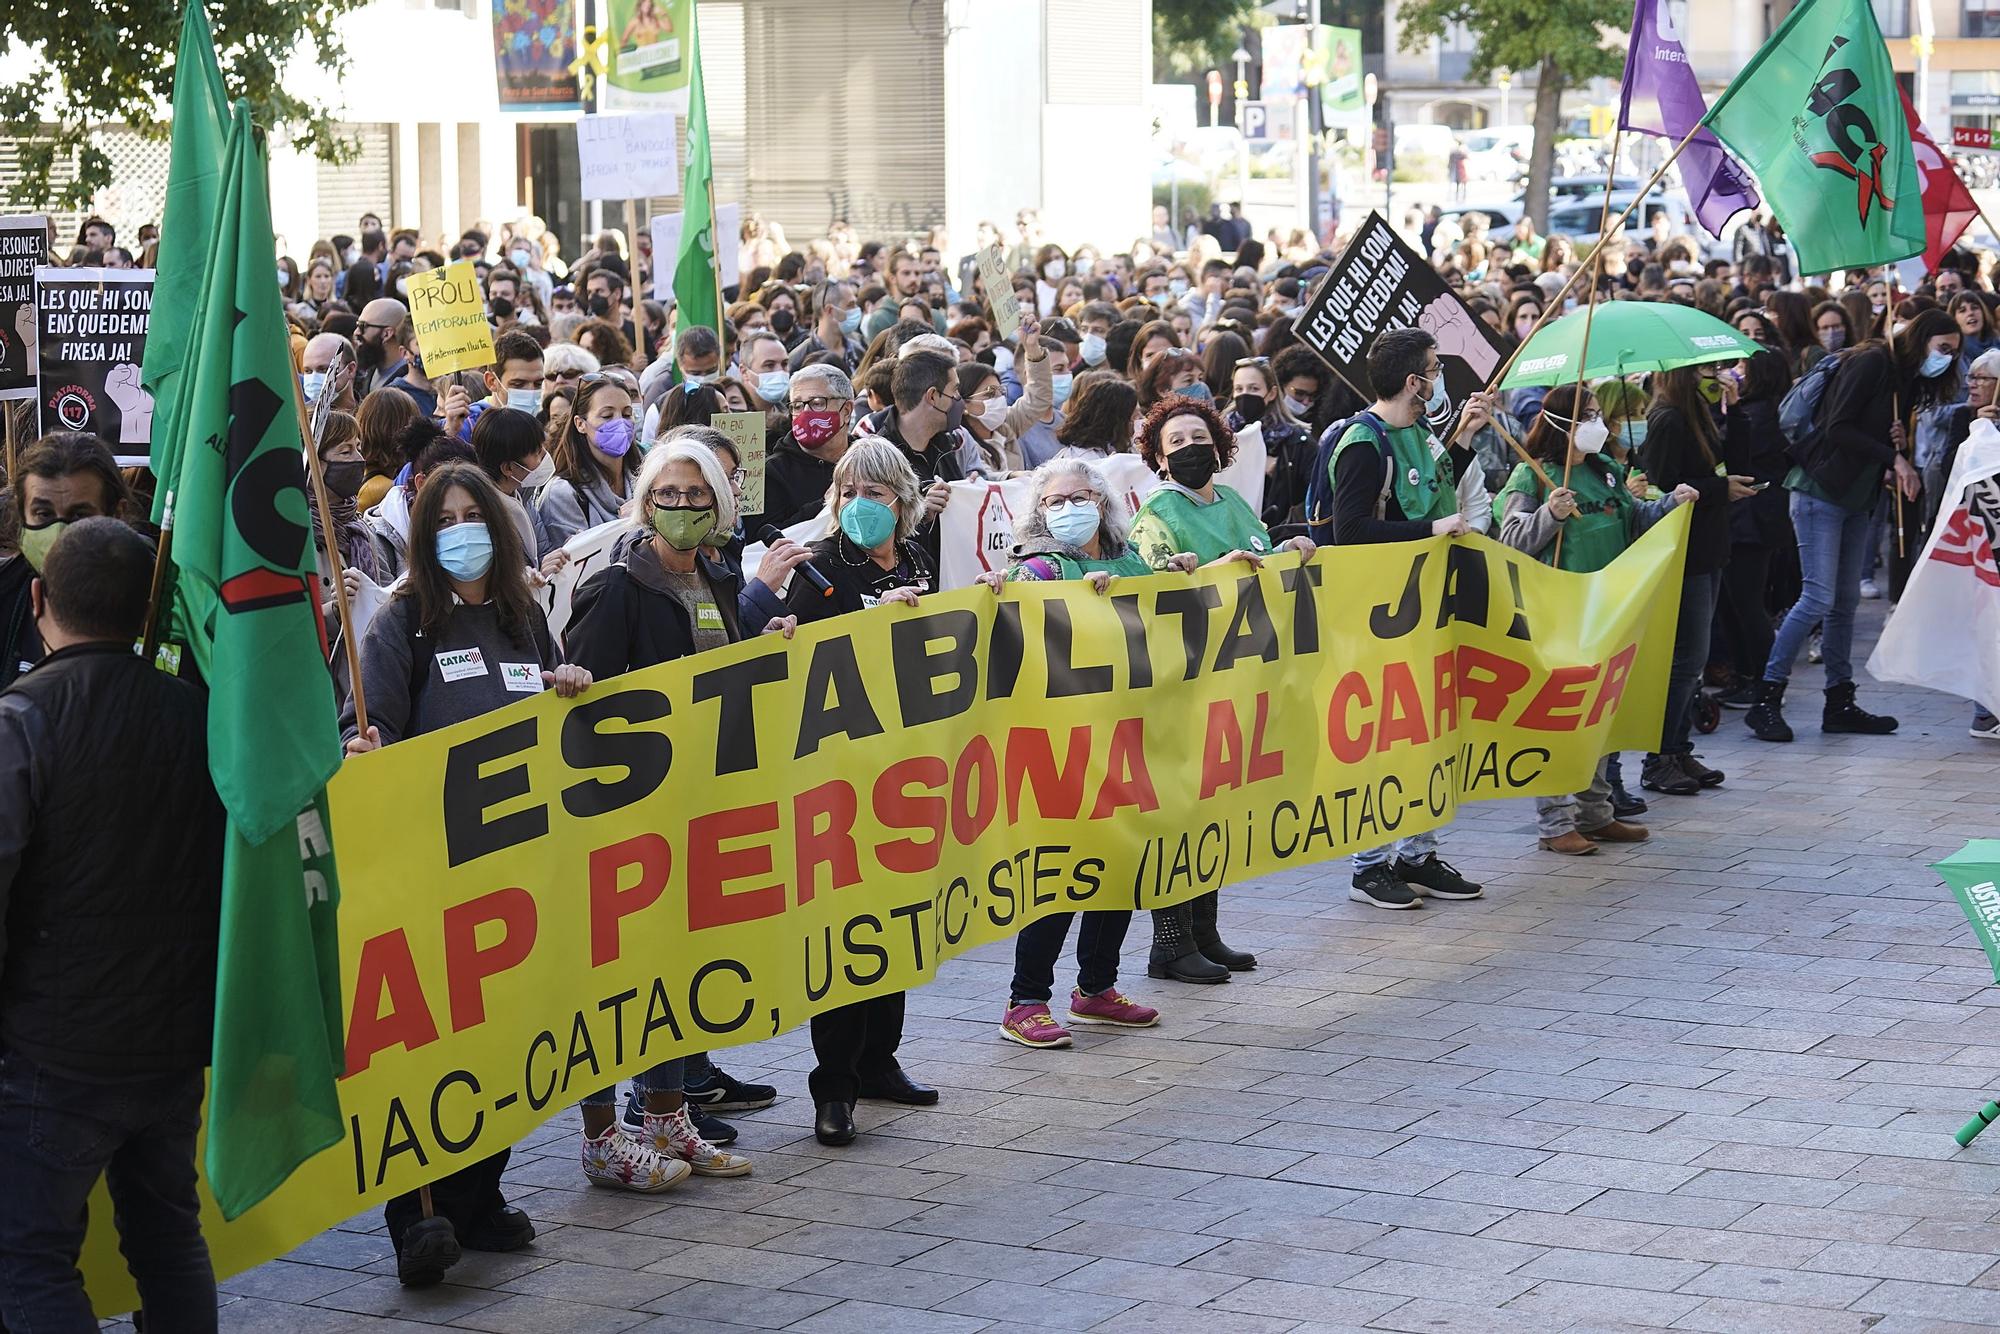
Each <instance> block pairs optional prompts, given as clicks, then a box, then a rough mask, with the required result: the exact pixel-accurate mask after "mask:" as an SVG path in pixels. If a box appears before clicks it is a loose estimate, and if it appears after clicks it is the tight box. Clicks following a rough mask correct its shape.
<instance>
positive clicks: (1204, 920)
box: [1188, 890, 1257, 973]
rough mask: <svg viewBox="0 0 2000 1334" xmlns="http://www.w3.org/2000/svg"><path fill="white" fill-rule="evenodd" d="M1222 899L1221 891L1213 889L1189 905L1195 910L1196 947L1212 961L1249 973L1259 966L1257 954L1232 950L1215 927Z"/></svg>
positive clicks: (1234, 971) (1233, 970)
mask: <svg viewBox="0 0 2000 1334" xmlns="http://www.w3.org/2000/svg"><path fill="white" fill-rule="evenodd" d="M1221 901H1222V893H1221V891H1220V890H1211V891H1210V892H1209V893H1206V894H1204V895H1202V896H1201V897H1200V898H1198V899H1196V900H1195V901H1194V902H1193V903H1190V904H1189V905H1188V907H1190V908H1192V909H1193V910H1194V947H1195V948H1196V949H1198V950H1200V951H1201V953H1202V957H1203V958H1205V959H1207V960H1209V961H1210V962H1211V963H1219V964H1221V965H1222V966H1223V967H1224V968H1227V969H1228V970H1229V971H1230V972H1232V973H1247V972H1249V971H1250V970H1251V969H1252V968H1255V967H1256V966H1257V956H1256V955H1254V954H1246V953H1244V952H1243V951H1242V950H1232V949H1230V948H1229V946H1227V945H1225V944H1223V943H1222V936H1221V935H1220V934H1219V933H1218V932H1217V931H1216V929H1215V914H1216V909H1217V908H1218V907H1220V906H1221Z"/></svg>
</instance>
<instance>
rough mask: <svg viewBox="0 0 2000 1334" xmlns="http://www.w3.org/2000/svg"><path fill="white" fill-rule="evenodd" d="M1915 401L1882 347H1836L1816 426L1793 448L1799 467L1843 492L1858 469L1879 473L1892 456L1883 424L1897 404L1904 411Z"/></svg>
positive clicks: (1892, 448)
mask: <svg viewBox="0 0 2000 1334" xmlns="http://www.w3.org/2000/svg"><path fill="white" fill-rule="evenodd" d="M1915 406H1916V405H1915V404H1914V403H1912V402H1911V401H1910V386H1909V385H1907V384H1902V383H1900V382H1899V380H1898V379H1897V376H1896V364H1895V361H1894V360H1893V359H1892V358H1891V357H1890V355H1889V350H1888V349H1887V348H1885V347H1880V346H1875V347H1869V346H1863V347H1860V348H1857V349H1855V350H1854V351H1852V352H1845V353H1842V354H1841V357H1840V363H1839V366H1838V368H1837V369H1836V370H1835V371H1834V372H1833V379H1832V380H1831V381H1829V382H1828V384H1827V386H1826V391H1825V394H1824V396H1823V397H1822V398H1821V399H1820V404H1819V413H1818V415H1817V417H1816V418H1815V421H1816V423H1817V425H1818V427H1819V429H1818V430H1815V431H1812V432H1811V433H1809V434H1808V435H1807V436H1806V438H1805V440H1804V442H1803V443H1802V445H1801V447H1800V449H1799V451H1798V461H1799V467H1801V468H1803V469H1804V470H1805V472H1806V475H1807V476H1809V477H1811V478H1812V479H1813V481H1815V482H1817V483H1818V484H1819V485H1820V487H1821V488H1822V489H1824V490H1825V491H1826V493H1827V494H1828V495H1831V496H1844V495H1846V494H1847V493H1848V492H1849V491H1851V490H1852V489H1853V488H1854V487H1856V486H1858V485H1859V484H1860V481H1861V478H1862V477H1863V476H1864V475H1866V474H1870V473H1875V474H1879V473H1881V472H1882V470H1883V469H1885V468H1887V467H1888V466H1889V465H1890V464H1891V463H1892V462H1894V460H1895V455H1896V448H1895V446H1894V445H1892V444H1891V443H1890V442H1889V425H1890V423H1891V422H1892V421H1893V420H1894V419H1895V412H1896V409H1897V408H1898V407H1900V408H1901V409H1902V411H1903V412H1904V414H1905V415H1908V413H1909V412H1910V411H1911V410H1912V409H1913V408H1914V407H1915ZM1912 443H1914V442H1912Z"/></svg>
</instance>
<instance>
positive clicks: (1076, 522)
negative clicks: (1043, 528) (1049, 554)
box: [1043, 501, 1103, 547]
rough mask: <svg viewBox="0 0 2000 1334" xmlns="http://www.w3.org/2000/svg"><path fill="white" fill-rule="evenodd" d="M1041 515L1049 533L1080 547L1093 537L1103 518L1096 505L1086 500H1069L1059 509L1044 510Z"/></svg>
mask: <svg viewBox="0 0 2000 1334" xmlns="http://www.w3.org/2000/svg"><path fill="white" fill-rule="evenodd" d="M1043 517H1044V519H1045V521H1046V522H1047V523H1048V525H1049V535H1050V536H1051V537H1053V538H1055V540H1056V541H1058V542H1061V543H1064V544H1065V545H1068V546H1072V547H1080V546H1082V545H1083V544H1084V543H1085V542H1088V541H1089V540H1090V539H1091V538H1092V537H1094V536H1095V535H1096V533H1097V529H1098V526H1099V524H1100V522H1101V521H1102V519H1103V516H1102V515H1101V514H1100V513H1099V512H1098V509H1097V506H1096V505H1094V504H1091V503H1090V502H1088V501H1071V502H1070V503H1069V504H1067V505H1064V506H1062V507H1061V508H1060V509H1053V510H1048V511H1046V512H1045V513H1044V516H1043Z"/></svg>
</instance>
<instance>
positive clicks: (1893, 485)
mask: <svg viewBox="0 0 2000 1334" xmlns="http://www.w3.org/2000/svg"><path fill="white" fill-rule="evenodd" d="M1889 411H1890V412H1891V413H1893V414H1895V419H1896V421H1898V422H1901V423H1902V425H1903V444H1902V445H1898V446H1897V447H1896V457H1897V458H1901V457H1902V456H1903V449H1904V447H1905V446H1907V445H1908V444H1909V443H1910V437H1911V436H1912V435H1913V434H1914V433H1915V431H1916V428H1917V414H1916V413H1914V412H1912V413H1911V414H1910V419H1909V420H1908V421H1907V422H1905V421H1903V399H1902V395H1901V394H1899V393H1898V392H1897V391H1896V390H1894V389H1891V390H1890V391H1889ZM1889 494H1890V495H1892V496H1894V497H1895V499H1896V559H1897V560H1903V559H1905V558H1906V557H1907V555H1908V552H1907V551H1906V550H1905V548H1906V546H1907V544H1906V543H1905V542H1904V540H1903V479H1902V478H1900V477H1898V476H1896V470H1895V469H1894V468H1891V469H1890V470H1889Z"/></svg>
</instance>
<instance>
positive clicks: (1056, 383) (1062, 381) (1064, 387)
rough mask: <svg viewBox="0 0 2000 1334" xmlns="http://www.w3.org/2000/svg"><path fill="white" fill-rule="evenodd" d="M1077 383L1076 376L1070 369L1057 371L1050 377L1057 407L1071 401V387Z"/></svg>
mask: <svg viewBox="0 0 2000 1334" xmlns="http://www.w3.org/2000/svg"><path fill="white" fill-rule="evenodd" d="M1075 383H1076V377H1075V376H1074V375H1071V374H1070V373H1069V372H1068V371H1057V372H1056V373H1055V375H1053V376H1052V377H1050V380H1049V390H1050V392H1051V393H1052V394H1053V395H1054V397H1055V400H1056V406H1057V407H1061V406H1062V405H1063V404H1065V403H1067V402H1069V391H1070V387H1071V386H1072V385H1074V384H1075Z"/></svg>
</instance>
